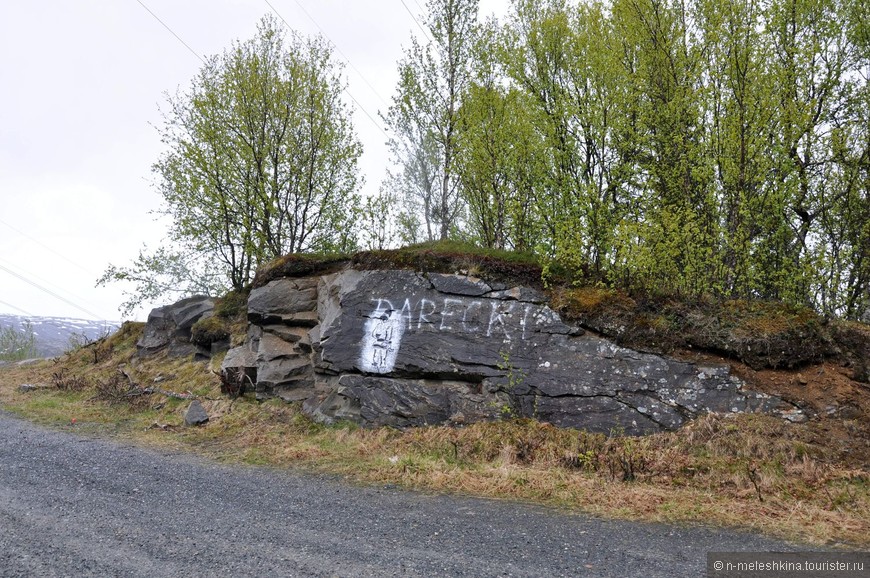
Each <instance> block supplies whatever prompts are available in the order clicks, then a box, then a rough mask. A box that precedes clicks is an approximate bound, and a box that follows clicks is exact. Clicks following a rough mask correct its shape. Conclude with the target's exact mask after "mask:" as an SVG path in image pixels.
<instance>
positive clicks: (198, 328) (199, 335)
mask: <svg viewBox="0 0 870 578" xmlns="http://www.w3.org/2000/svg"><path fill="white" fill-rule="evenodd" d="M229 338H230V324H229V322H228V321H227V320H226V319H225V318H223V317H219V316H217V315H212V316H210V317H203V318H202V319H200V320H199V321H197V322H196V323H194V324H193V327H191V328H190V340H191V341H192V342H193V343H195V344H196V345H199V346H200V347H206V348H208V347H209V346H210V345H211V344H212V343H216V342H218V341H225V340H227V339H229Z"/></svg>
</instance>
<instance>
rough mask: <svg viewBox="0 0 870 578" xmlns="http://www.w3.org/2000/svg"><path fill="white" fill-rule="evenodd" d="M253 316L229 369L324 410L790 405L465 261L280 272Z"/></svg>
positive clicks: (665, 426) (458, 417)
mask: <svg viewBox="0 0 870 578" xmlns="http://www.w3.org/2000/svg"><path fill="white" fill-rule="evenodd" d="M167 316H168V315H167V314H163V317H162V318H166V317H167ZM248 319H249V322H250V325H249V331H248V339H247V341H246V343H245V344H244V345H243V346H241V347H238V348H236V349H233V350H231V351H230V352H229V353H228V355H227V356H226V358H225V359H224V362H223V365H222V372H223V376H224V380H225V382H226V381H227V380H236V381H237V382H239V383H241V382H243V381H244V382H246V383H250V384H253V385H254V387H255V391H256V394H257V396H258V397H260V398H265V397H270V396H277V397H280V398H282V399H285V400H287V401H302V402H303V409H304V411H306V412H307V413H309V414H310V415H312V416H314V417H315V418H317V419H319V420H322V421H325V422H331V421H334V420H339V419H347V420H353V421H356V422H358V423H361V424H364V425H391V426H396V427H407V426H416V425H426V424H437V423H453V424H462V423H470V422H474V421H479V420H488V419H497V418H499V417H506V416H513V417H532V418H536V419H539V420H542V421H547V422H550V423H553V424H555V425H558V426H570V427H578V428H584V429H588V430H591V431H599V432H610V431H612V430H614V429H616V430H621V431H625V432H626V433H630V434H646V433H652V432H656V431H661V430H669V429H674V428H678V427H680V426H681V425H683V424H684V423H686V421H687V420H690V419H692V418H694V417H696V416H698V415H701V414H704V413H707V412H712V411H715V412H752V411H776V410H777V408H781V407H782V402H780V400H778V399H775V398H771V397H768V396H766V395H764V394H760V393H755V392H751V391H746V390H745V389H744V387H743V384H742V383H741V382H740V381H739V380H738V379H737V378H735V377H733V376H731V375H730V374H729V370H728V368H727V367H724V366H716V367H713V366H711V367H705V366H697V365H693V364H690V363H684V362H680V361H676V360H673V359H668V358H665V357H661V356H658V355H652V354H647V353H640V352H637V351H632V350H629V349H625V348H622V347H619V346H616V345H615V344H613V343H612V342H610V341H608V340H606V339H603V338H600V337H597V336H593V335H588V334H584V332H583V331H582V330H581V329H579V328H577V327H573V326H571V325H568V324H566V323H564V322H563V321H562V319H560V317H559V315H557V314H556V313H555V312H554V311H553V310H552V309H550V308H549V307H548V306H547V304H546V298H545V296H544V295H542V294H541V293H539V292H537V291H535V290H532V289H529V288H524V287H507V286H505V285H502V284H494V283H487V282H486V281H483V280H480V279H476V278H473V277H468V276H462V275H445V274H434V273H431V274H424V273H415V272H412V271H406V270H389V271H357V270H354V269H345V270H343V271H340V272H338V273H333V274H330V275H324V276H319V277H305V278H296V279H290V278H281V279H276V280H273V281H271V282H269V283H267V284H266V285H264V286H262V287H259V288H257V289H255V290H253V291H252V292H251V295H250V299H249V303H248ZM143 340H144V338H143ZM787 409H789V410H791V409H793V408H787Z"/></svg>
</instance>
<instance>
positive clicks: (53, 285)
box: [0, 259, 93, 305]
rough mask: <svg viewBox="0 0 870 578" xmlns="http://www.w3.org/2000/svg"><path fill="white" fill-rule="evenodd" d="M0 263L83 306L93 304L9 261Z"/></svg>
mask: <svg viewBox="0 0 870 578" xmlns="http://www.w3.org/2000/svg"><path fill="white" fill-rule="evenodd" d="M0 263H6V266H7V267H12V268H13V269H18V273H19V274H20V275H26V276H27V277H29V278H31V279H35V280H36V281H40V282H42V283H44V284H45V285H47V286H49V287H52V288H53V289H56V290H58V291H60V292H62V293H66V294H67V295H69V297H74V298H75V299H76V301H77V302H79V303H85V304H87V305H93V303H88V302H87V299H84V298H82V297H81V296H79V295H74V294H73V293H72V292H70V291H67V290H66V289H64V288H63V287H58V286H57V285H55V284H54V283H52V282H51V281H49V280H47V279H43V278H42V277H40V276H39V275H36V274H34V273H33V272H31V271H27V270H25V269H22V268H21V267H19V266H18V265H15V264H14V263H11V262H9V261H7V260H6V259H0Z"/></svg>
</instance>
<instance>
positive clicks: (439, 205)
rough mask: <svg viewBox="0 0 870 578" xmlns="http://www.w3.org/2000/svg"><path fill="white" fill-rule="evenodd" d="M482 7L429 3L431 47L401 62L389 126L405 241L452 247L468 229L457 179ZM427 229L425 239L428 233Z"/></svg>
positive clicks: (474, 2) (417, 48)
mask: <svg viewBox="0 0 870 578" xmlns="http://www.w3.org/2000/svg"><path fill="white" fill-rule="evenodd" d="M477 6H478V0H429V1H428V2H427V4H426V7H427V9H428V15H427V18H426V22H425V25H426V28H427V30H428V34H429V36H430V37H431V39H432V40H431V42H429V43H427V44H426V45H421V44H419V43H418V42H417V40H416V39H412V40H411V46H410V48H408V49H407V50H406V51H405V56H404V58H403V59H402V60H401V61H400V62H399V83H398V86H397V87H396V95H395V96H394V97H393V103H392V105H391V106H390V108H389V110H388V111H387V113H386V115H384V117H383V118H384V121H385V122H386V123H387V126H388V127H389V128H390V130H392V131H393V133H394V135H395V136H394V137H393V138H391V139H390V141H389V145H390V148H391V149H392V153H393V157H394V160H395V161H396V163H397V164H398V165H399V172H398V173H397V174H394V175H391V176H390V178H389V179H388V181H387V186H388V187H390V188H392V189H394V190H396V191H397V192H398V193H400V194H401V197H402V199H403V201H404V204H405V209H406V211H408V212H410V213H412V214H415V215H422V221H421V220H419V219H417V218H415V217H411V218H408V217H405V218H404V219H403V224H404V225H405V227H404V228H405V231H404V232H405V235H404V237H405V239H404V240H405V241H408V242H417V241H421V240H425V241H432V240H435V239H442V240H443V239H447V238H448V237H449V236H451V233H452V232H454V231H455V230H456V229H457V227H458V225H459V224H460V221H461V216H462V211H463V205H462V203H461V197H460V193H459V190H460V189H459V179H458V178H457V176H456V166H455V165H456V162H457V155H458V150H459V131H460V106H461V102H462V98H463V95H464V93H465V91H466V89H467V87H468V83H469V78H470V62H471V57H472V56H471V55H472V46H473V41H474V34H475V27H476V23H477ZM423 227H425V236H424V235H423V234H422V232H421V231H420V229H422V228H423Z"/></svg>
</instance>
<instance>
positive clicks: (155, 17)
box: [136, 0, 206, 64]
mask: <svg viewBox="0 0 870 578" xmlns="http://www.w3.org/2000/svg"><path fill="white" fill-rule="evenodd" d="M136 2H138V3H139V5H140V6H142V8H144V9H145V10H147V11H148V14H150V15H151V16H153V17H154V19H155V20H157V22H159V23H160V24H162V25H163V27H164V28H166V29H167V30H168V31H169V33H170V34H172V35H173V36H175V38H176V40H178V41H179V42H181V43H182V44H184V47H185V48H187V49H188V50H190V53H191V54H193V55H194V56H196V57H197V58H199V60H200V62H202V63H203V64H205V63H206V62H205V59H203V57H202V56H200V55H199V54H197V52H196V50H194V49H193V48H191V47H190V46H189V45H188V44H187V42H185V41H184V40H182V39H181V36H179V35H178V34H176V33H175V31H174V30H172V28H170V27H169V26H168V25H167V24H166V22H164V21H163V20H161V19H160V17H159V16H157V14H155V13H154V12H152V11H151V9H150V8H148V7H147V6H145V4H144V3H143V2H142V0H136Z"/></svg>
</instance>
